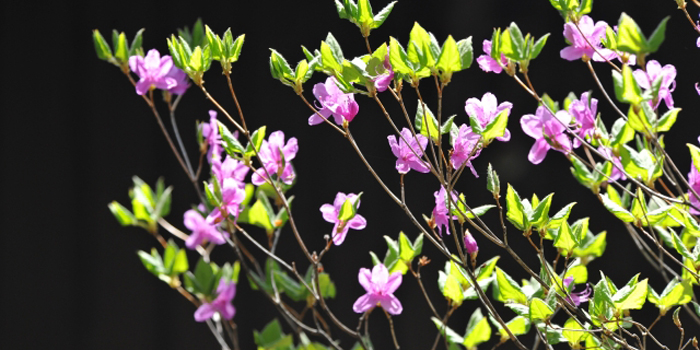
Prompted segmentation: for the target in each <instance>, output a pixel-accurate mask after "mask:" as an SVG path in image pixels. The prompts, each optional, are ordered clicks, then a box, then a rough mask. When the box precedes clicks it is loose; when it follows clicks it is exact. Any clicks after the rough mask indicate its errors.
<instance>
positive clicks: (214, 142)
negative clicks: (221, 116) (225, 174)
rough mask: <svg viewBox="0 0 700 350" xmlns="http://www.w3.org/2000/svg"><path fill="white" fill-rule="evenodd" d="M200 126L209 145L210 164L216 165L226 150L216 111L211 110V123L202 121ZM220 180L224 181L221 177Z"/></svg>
mask: <svg viewBox="0 0 700 350" xmlns="http://www.w3.org/2000/svg"><path fill="white" fill-rule="evenodd" d="M200 128H202V137H204V139H205V140H206V141H207V144H208V145H209V150H208V151H207V160H208V161H209V164H212V165H214V162H215V161H221V152H222V151H223V150H224V149H223V147H222V146H221V135H219V122H218V121H216V111H213V110H210V111H209V124H206V123H202V124H200ZM217 176H218V175H217ZM219 180H221V181H223V180H222V179H221V178H219Z"/></svg>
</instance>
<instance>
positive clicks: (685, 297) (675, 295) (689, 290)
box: [649, 278, 693, 313]
mask: <svg viewBox="0 0 700 350" xmlns="http://www.w3.org/2000/svg"><path fill="white" fill-rule="evenodd" d="M655 294H656V293H655V292H654V291H653V289H651V287H649V301H650V302H651V303H653V304H655V305H656V306H657V307H658V308H659V309H661V312H662V313H665V312H666V311H668V310H669V309H670V308H672V307H674V306H676V305H683V304H686V303H688V302H690V301H691V300H692V298H693V287H692V285H691V284H690V281H682V282H681V281H679V280H678V279H677V278H674V279H673V280H671V282H669V284H668V285H667V286H666V288H665V289H664V291H663V292H662V293H661V296H658V298H657V297H656V296H655Z"/></svg>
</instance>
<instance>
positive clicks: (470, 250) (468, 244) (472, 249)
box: [464, 230, 479, 255]
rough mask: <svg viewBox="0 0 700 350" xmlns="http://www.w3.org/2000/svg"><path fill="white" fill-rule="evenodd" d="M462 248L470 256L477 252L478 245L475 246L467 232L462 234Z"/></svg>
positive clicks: (472, 237) (472, 238)
mask: <svg viewBox="0 0 700 350" xmlns="http://www.w3.org/2000/svg"><path fill="white" fill-rule="evenodd" d="M464 248H465V249H466V250H467V254H470V255H471V254H474V253H476V252H478V251H479V245H478V244H476V240H475V239H474V236H472V234H471V233H470V232H469V230H467V232H465V233H464Z"/></svg>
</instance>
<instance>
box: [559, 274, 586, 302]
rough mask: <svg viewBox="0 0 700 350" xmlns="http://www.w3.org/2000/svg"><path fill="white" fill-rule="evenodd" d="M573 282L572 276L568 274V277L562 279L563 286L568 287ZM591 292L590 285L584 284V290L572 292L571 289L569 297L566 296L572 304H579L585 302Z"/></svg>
mask: <svg viewBox="0 0 700 350" xmlns="http://www.w3.org/2000/svg"><path fill="white" fill-rule="evenodd" d="M573 282H574V278H573V277H571V276H569V277H567V278H565V279H564V287H565V288H569V286H570V285H571V283H573ZM592 292H593V290H592V289H591V286H589V285H588V284H586V289H585V290H584V291H582V292H573V291H572V292H571V293H569V298H568V299H569V302H571V303H572V304H574V305H576V306H579V305H581V304H582V303H585V302H587V301H588V299H589V298H590V296H591V293H592Z"/></svg>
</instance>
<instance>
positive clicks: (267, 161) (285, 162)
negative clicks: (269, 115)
mask: <svg viewBox="0 0 700 350" xmlns="http://www.w3.org/2000/svg"><path fill="white" fill-rule="evenodd" d="M298 151H299V146H298V144H297V139H296V137H292V138H290V139H289V140H287V142H286V143H285V142H284V132H282V131H275V132H273V133H272V134H270V137H269V138H268V139H267V140H264V141H263V143H262V146H260V151H258V158H260V162H261V163H262V165H263V167H264V168H265V170H267V173H268V174H270V175H271V176H272V175H277V176H279V178H280V179H281V180H282V182H284V183H285V184H287V185H291V184H292V181H294V178H295V177H296V174H295V173H294V168H293V167H292V163H290V161H291V160H292V159H294V157H296V155H297V152H298ZM265 170H263V169H262V168H259V169H257V170H255V172H254V173H253V177H252V179H251V181H252V182H253V184H254V185H256V186H260V185H262V184H264V183H265V179H266V178H267V174H266V173H265Z"/></svg>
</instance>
